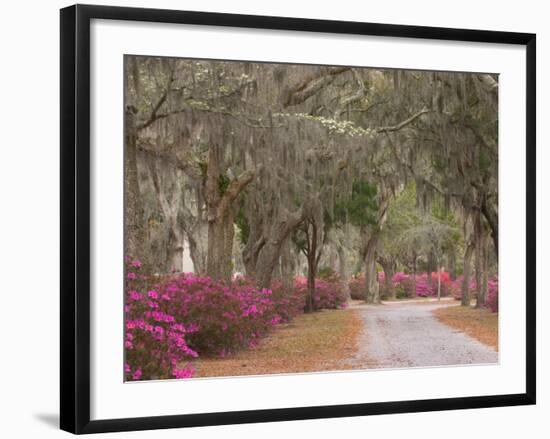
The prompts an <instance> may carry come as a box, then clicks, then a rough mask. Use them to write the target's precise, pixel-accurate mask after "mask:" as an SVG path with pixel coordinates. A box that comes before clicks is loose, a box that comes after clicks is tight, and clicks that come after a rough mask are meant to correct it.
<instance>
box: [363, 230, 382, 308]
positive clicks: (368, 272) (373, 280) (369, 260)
mask: <svg viewBox="0 0 550 439" xmlns="http://www.w3.org/2000/svg"><path fill="white" fill-rule="evenodd" d="M377 247H378V234H376V233H375V234H373V235H372V236H371V237H370V238H369V240H368V242H367V247H366V251H365V302H367V303H380V290H379V288H378V274H377V272H376V248H377Z"/></svg>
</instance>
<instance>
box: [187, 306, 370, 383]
mask: <svg viewBox="0 0 550 439" xmlns="http://www.w3.org/2000/svg"><path fill="white" fill-rule="evenodd" d="M361 327H362V323H361V320H360V318H359V317H358V315H357V313H356V312H355V311H353V310H330V311H321V312H316V313H312V314H304V315H301V316H298V317H296V318H295V319H294V320H293V321H292V322H291V323H288V324H284V325H280V327H279V328H278V329H276V330H275V331H274V332H273V333H272V334H271V335H269V336H268V337H266V338H265V339H264V340H263V341H262V343H260V345H258V346H257V347H255V348H254V349H249V350H244V351H241V352H237V353H235V354H233V355H231V356H228V357H226V358H200V359H198V360H197V361H196V362H195V368H196V369H197V373H196V375H195V376H196V377H198V378H200V377H214V376H215V377H220V376H238V375H263V374H275V373H297V372H315V371H327V370H341V369H349V368H350V366H348V365H346V364H345V363H344V361H345V360H346V359H347V358H349V357H350V356H352V355H353V353H354V352H355V350H356V339H357V335H358V334H359V331H360V330H361Z"/></svg>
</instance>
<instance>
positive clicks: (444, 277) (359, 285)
mask: <svg viewBox="0 0 550 439" xmlns="http://www.w3.org/2000/svg"><path fill="white" fill-rule="evenodd" d="M428 276H430V274H428V273H419V274H417V275H416V276H413V275H410V274H407V273H404V272H402V271H399V272H397V273H395V274H394V275H393V277H392V283H393V288H395V293H396V297H397V298H398V299H402V298H405V297H436V296H437V278H438V273H437V272H433V273H431V279H432V282H431V285H430V282H429V277H428ZM378 282H379V286H380V295H381V297H383V298H387V297H388V296H389V292H388V291H387V289H388V288H387V284H386V279H385V275H384V272H379V273H378ZM349 288H350V292H351V298H352V299H356V300H363V299H364V298H365V275H364V274H360V275H358V276H354V277H353V278H352V279H351V280H350V282H349ZM453 291H454V289H453V281H452V280H451V277H450V275H449V273H447V272H446V271H442V272H441V296H442V297H444V296H449V295H451V294H452V293H453Z"/></svg>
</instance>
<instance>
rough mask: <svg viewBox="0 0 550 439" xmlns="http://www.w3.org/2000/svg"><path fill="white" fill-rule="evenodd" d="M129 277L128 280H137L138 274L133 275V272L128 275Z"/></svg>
mask: <svg viewBox="0 0 550 439" xmlns="http://www.w3.org/2000/svg"><path fill="white" fill-rule="evenodd" d="M127 277H128V279H136V278H137V276H136V273H132V272H130V273H128V276H127Z"/></svg>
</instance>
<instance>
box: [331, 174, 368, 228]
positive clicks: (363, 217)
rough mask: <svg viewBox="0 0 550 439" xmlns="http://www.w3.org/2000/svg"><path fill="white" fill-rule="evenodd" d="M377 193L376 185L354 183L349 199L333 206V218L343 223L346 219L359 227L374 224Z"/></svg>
mask: <svg viewBox="0 0 550 439" xmlns="http://www.w3.org/2000/svg"><path fill="white" fill-rule="evenodd" d="M377 192H378V191H377V188H376V185H374V184H371V183H369V182H368V181H367V180H356V181H354V182H353V184H352V192H351V197H350V198H349V199H347V200H345V201H340V202H337V203H336V205H335V208H334V216H335V218H336V219H337V221H339V222H342V223H344V222H345V221H346V218H347V220H348V221H350V222H351V223H352V224H353V225H355V226H359V227H361V226H368V225H374V224H376V214H377V213H378V202H377V200H376V195H377Z"/></svg>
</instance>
